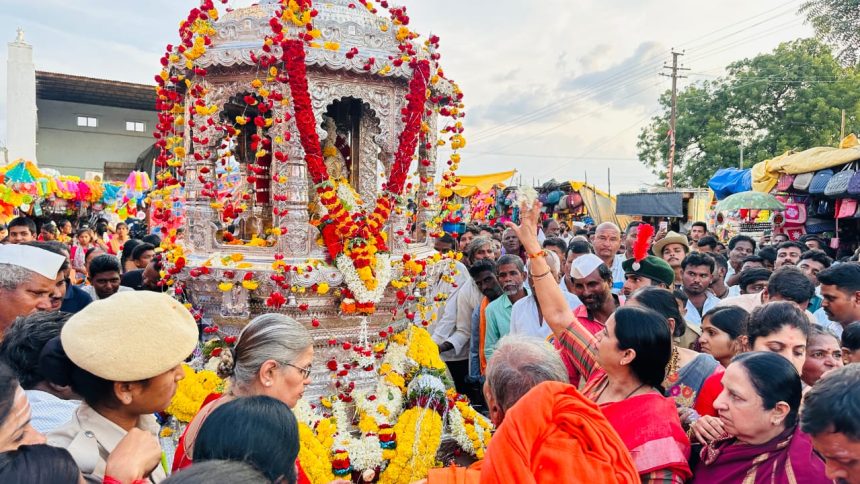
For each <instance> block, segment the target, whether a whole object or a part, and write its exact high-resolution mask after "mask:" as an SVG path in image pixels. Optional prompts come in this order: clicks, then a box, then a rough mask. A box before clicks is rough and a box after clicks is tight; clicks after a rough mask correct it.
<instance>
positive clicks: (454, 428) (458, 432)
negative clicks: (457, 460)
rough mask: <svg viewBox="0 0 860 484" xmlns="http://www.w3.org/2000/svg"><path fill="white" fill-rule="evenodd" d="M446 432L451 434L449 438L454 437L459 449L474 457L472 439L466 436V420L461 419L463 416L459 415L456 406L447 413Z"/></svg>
mask: <svg viewBox="0 0 860 484" xmlns="http://www.w3.org/2000/svg"><path fill="white" fill-rule="evenodd" d="M448 431H449V432H451V436H452V437H454V440H455V441H457V445H459V446H460V448H461V449H463V450H464V451H466V452H468V453H470V454H472V455H475V446H474V445H473V444H472V439H470V438H469V436H468V435H466V419H464V418H463V414H462V413H460V409H459V408H457V406H456V405H455V406H454V408H452V409H451V410H449V411H448Z"/></svg>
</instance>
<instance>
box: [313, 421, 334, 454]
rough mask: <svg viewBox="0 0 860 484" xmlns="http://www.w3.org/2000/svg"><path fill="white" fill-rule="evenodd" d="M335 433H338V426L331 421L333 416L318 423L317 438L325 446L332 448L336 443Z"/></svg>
mask: <svg viewBox="0 0 860 484" xmlns="http://www.w3.org/2000/svg"><path fill="white" fill-rule="evenodd" d="M335 433H337V426H336V425H335V424H334V422H332V421H331V418H324V419H322V420H320V421H319V423H318V424H317V428H316V438H317V440H318V441H319V443H320V445H322V446H323V447H324V448H326V449H331V446H332V445H333V444H334V434H335Z"/></svg>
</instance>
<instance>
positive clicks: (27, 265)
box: [0, 244, 66, 280]
mask: <svg viewBox="0 0 860 484" xmlns="http://www.w3.org/2000/svg"><path fill="white" fill-rule="evenodd" d="M65 261H66V258H65V257H63V256H61V255H59V254H55V253H53V252H48V251H47V250H44V249H40V248H38V247H33V246H30V245H21V244H6V245H0V264H11V265H14V266H19V267H23V268H24V269H27V270H31V271H33V272H35V273H36V274H39V275H41V276H45V277H47V278H48V279H52V280H53V279H56V278H57V273H58V272H60V267H61V266H62V265H63V262H65Z"/></svg>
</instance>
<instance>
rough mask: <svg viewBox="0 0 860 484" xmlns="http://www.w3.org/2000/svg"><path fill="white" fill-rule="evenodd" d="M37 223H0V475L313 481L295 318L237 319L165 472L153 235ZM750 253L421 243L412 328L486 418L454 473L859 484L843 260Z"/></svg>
mask: <svg viewBox="0 0 860 484" xmlns="http://www.w3.org/2000/svg"><path fill="white" fill-rule="evenodd" d="M45 225H49V226H48V228H47V230H46V229H45ZM45 225H43V226H42V227H41V228H40V230H38V231H37V230H36V227H35V224H34V223H33V222H32V221H30V220H28V219H25V218H19V219H15V220H13V221H12V222H11V223H10V224H9V225H8V227H7V229H8V234H7V235H6V237H5V239H4V244H3V245H0V294H2V296H3V299H2V304H0V333H2V341H0V482H32V483H54V482H94V483H109V484H115V483H118V482H119V483H136V484H137V483H141V482H168V483H169V482H172V483H197V482H207V483H220V482H224V483H226V482H251V483H257V482H259V483H269V482H272V483H274V482H277V483H295V482H301V483H305V482H309V481H308V478H307V476H306V475H305V473H304V472H303V470H302V465H301V462H300V461H298V460H297V459H298V453H299V439H300V437H299V431H298V424H297V420H296V417H295V415H294V414H293V412H292V408H294V407H295V406H296V405H297V403H298V401H299V400H300V399H301V397H302V395H303V392H304V388H305V386H306V385H308V384H309V383H310V376H311V364H312V361H313V357H314V345H313V338H312V337H311V335H310V333H309V331H308V329H307V328H306V327H305V326H304V325H302V324H301V323H299V322H297V321H296V320H294V319H292V318H290V317H288V316H286V315H283V314H265V315H262V316H259V317H257V318H255V319H254V320H252V321H251V322H250V323H249V324H248V325H247V326H246V327H245V328H244V329H243V330H242V332H241V333H240V334H239V336H238V338H237V340H236V342H235V346H234V348H233V349H232V351H226V352H223V353H222V354H221V356H220V357H219V358H220V360H219V368H218V371H219V374H220V375H221V376H222V377H224V378H226V379H227V380H228V385H227V387H226V388H227V390H226V392H225V393H224V394H213V395H211V396H210V398H207V400H206V401H205V402H204V404H203V406H202V408H201V409H200V410H199V412H198V413H197V415H196V417H195V418H194V419H193V420H192V421H191V423H190V424H189V425H188V426H187V427H186V428H185V431H184V433H183V434H182V436H181V438H180V440H179V445H178V446H177V449H176V454H175V455H174V458H173V460H172V462H173V465H172V468H171V466H169V465H168V460H167V459H166V458H165V456H164V453H163V451H162V449H161V447H160V445H159V441H158V439H157V436H158V433H159V425H158V423H157V422H156V419H155V417H154V415H155V414H158V413H159V412H162V411H164V410H165V408H167V406H168V405H169V403H170V401H171V398H172V397H173V395H174V393H175V392H176V388H177V384H178V382H179V381H180V380H181V379H182V378H183V376H184V372H183V370H182V367H181V363H182V362H183V361H185V360H186V359H187V358H188V357H189V355H190V354H191V353H192V352H193V351H194V349H195V348H196V347H197V345H198V344H199V341H200V335H199V328H198V325H197V323H196V321H195V320H194V318H193V316H192V315H191V313H190V312H189V310H188V309H187V308H186V307H185V306H184V305H182V304H180V303H179V302H178V301H176V300H174V299H173V298H171V297H169V296H168V295H166V294H162V293H161V287H160V286H159V285H158V283H157V281H158V273H159V271H160V267H159V265H160V260H159V256H158V255H157V254H156V252H157V250H156V248H157V247H158V246H159V243H160V241H158V240H154V239H152V238H150V239H149V240H140V241H138V240H135V239H132V238H129V237H128V234H127V231H125V230H123V229H122V228H121V227H120V226H116V227H113V228H112V229H107V230H105V231H103V232H102V234H101V235H97V234H96V233H97V232H98V231H96V232H93V231H92V230H91V229H90V228H88V227H82V228H80V229H78V231H77V232H72V231H71V229H70V228H69V229H66V228H60V226H59V225H58V224H45ZM66 230H68V231H66ZM73 233H74V238H72V234H73ZM759 242H760V241H756V240H753V239H751V238H749V237H745V236H736V237H734V238H732V239H731V240H730V241H728V242H727V244H726V245H725V247H722V244H720V243H719V242H718V240H717V239H716V238H715V237H714V236H713V235H710V234H708V231H707V226H706V225H705V224H701V223H696V224H693V226H692V228H691V230H690V233H689V234H686V235H685V234H678V233H674V232H666V231H665V230H658V231H657V232H656V234H655V233H654V230H653V228H652V227H650V226H648V225H644V224H636V223H633V224H630V225H629V226H627V227H626V228H625V230H623V231H622V230H621V229H620V228H619V227H617V226H615V225H614V224H612V223H603V224H600V225H597V226H596V227H594V228H593V230H590V231H589V230H584V231H583V232H582V233H572V232H570V231H564V230H563V229H562V228H561V226H560V225H559V223H558V222H557V221H556V220H552V219H547V220H543V221H541V213H540V208H539V205H535V206H534V207H523V208H522V210H521V211H520V223H519V224H514V223H508V225H507V226H506V227H505V228H504V229H503V230H497V229H496V228H493V227H468V228H467V230H466V232H465V233H463V234H461V235H459V236H458V237H455V236H452V235H450V234H447V235H443V236H441V237H439V238H437V239H435V248H436V249H437V250H438V251H439V252H442V253H451V252H462V253H463V257H462V259H461V260H457V258H454V259H453V260H456V262H454V264H455V266H456V271H455V277H454V278H444V277H443V278H440V279H439V280H438V281H435V282H434V285H433V286H431V291H432V292H433V293H434V294H446V295H447V299H445V301H444V303H443V305H442V306H441V307H440V308H439V309H438V314H437V317H436V318H435V323H434V324H433V326H432V327H431V328H430V331H431V334H432V339H433V342H434V343H435V345H436V346H437V348H438V351H439V353H440V356H441V357H442V359H443V360H444V361H445V363H446V366H447V370H448V372H449V374H450V376H451V379H452V381H453V382H454V385H455V387H456V390H457V391H458V392H459V393H461V394H464V395H467V396H468V397H469V399H470V401H471V402H472V404H473V405H474V406H475V408H476V409H478V410H479V411H481V412H483V413H485V414H486V415H488V416H489V417H490V419H491V420H492V422H493V424H494V425H495V427H496V430H495V433H494V435H493V437H492V439H491V441H490V444H489V447H488V449H487V452H486V455H485V457H484V459H483V460H480V461H478V462H475V463H474V464H472V465H471V466H470V467H469V468H468V469H466V473H465V478H466V479H467V480H466V482H487V483H503V482H504V483H508V482H588V481H593V482H623V483H627V482H661V483H683V482H694V483H717V482H719V483H723V482H726V483H733V482H737V483H747V482H749V483H765V482H768V483H791V482H798V483H807V482H808V483H816V482H822V483H823V482H833V481H838V482H847V483H857V482H860V365H857V364H856V363H858V362H860V264H858V263H857V262H856V261H851V260H846V261H839V262H838V263H835V262H834V261H833V260H832V259H831V258H830V257H828V255H827V253H826V252H825V250H826V247H824V245H823V244H822V243H821V241H820V240H815V239H809V240H805V241H804V242H803V243H796V242H789V241H778V240H776V241H774V244H767V245H763V244H761V243H759ZM371 474H373V473H371ZM447 475H448V474H444V473H439V472H436V471H431V473H430V475H429V476H427V479H426V481H427V482H429V483H441V482H454V481H452V480H450V478H448V477H446V476H447ZM346 477H349V476H346ZM354 478H355V479H359V480H360V481H361V482H374V481H375V480H376V479H378V476H376V475H361V476H357V477H354ZM343 482H349V481H343ZM459 482H462V481H459Z"/></svg>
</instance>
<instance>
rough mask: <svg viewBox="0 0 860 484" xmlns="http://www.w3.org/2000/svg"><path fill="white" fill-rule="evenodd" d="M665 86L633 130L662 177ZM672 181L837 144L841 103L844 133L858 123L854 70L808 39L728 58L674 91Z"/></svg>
mask: <svg viewBox="0 0 860 484" xmlns="http://www.w3.org/2000/svg"><path fill="white" fill-rule="evenodd" d="M670 94H671V93H669V92H667V93H664V94H663V95H662V96H661V97H660V101H659V102H660V105H661V106H662V108H663V112H662V114H660V115H658V116H656V117H654V118H652V119H651V122H650V123H649V124H648V125H647V126H646V127H645V128H643V129H642V131H641V132H640V134H639V141H638V143H637V149H638V154H639V159H640V160H641V161H642V162H643V163H644V164H645V165H647V166H649V167H650V168H651V169H652V170H653V171H654V172H655V173H656V174H658V175H660V176H661V178H662V179H665V178H666V167H667V164H668V162H667V160H668V151H669V139H668V132H669V117H670V112H671V95H670ZM677 103H678V110H677V122H676V129H675V144H676V154H675V185H676V186H705V185H706V183H707V181H708V179H709V178H710V177H711V175H713V173H714V172H715V171H716V170H717V169H719V168H725V167H736V166H738V162H739V159H740V146H741V144H743V146H744V152H745V160H746V161H745V167H750V166H751V165H752V164H753V163H755V162H758V161H761V160H764V159H767V158H771V157H773V156H776V155H779V154H782V153H784V152H785V151H788V150H791V149H796V150H799V149H806V148H811V147H814V146H836V145H837V144H838V143H839V134H840V124H841V110H842V109H845V110H846V133H850V132H852V130H855V129H858V128H860V75H858V72H857V70H856V69H854V68H852V67H843V66H842V65H840V63H839V62H838V61H837V60H836V59H835V57H834V56H833V54H832V52H831V50H830V48H829V47H828V46H826V45H825V44H823V43H822V42H820V41H818V40H815V39H801V40H796V41H793V42H786V43H783V44H781V45H780V46H779V47H777V48H776V49H775V50H774V51H773V52H771V53H767V54H761V55H758V56H756V57H753V58H751V59H743V60H740V61H737V62H734V63H732V64H730V65H729V66H728V68H727V74H726V76H725V77H722V78H719V79H716V80H713V81H707V82H700V83H694V84H692V85H690V86H689V87H687V88H685V89H684V90H682V91H680V92H679V93H678V101H677Z"/></svg>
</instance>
